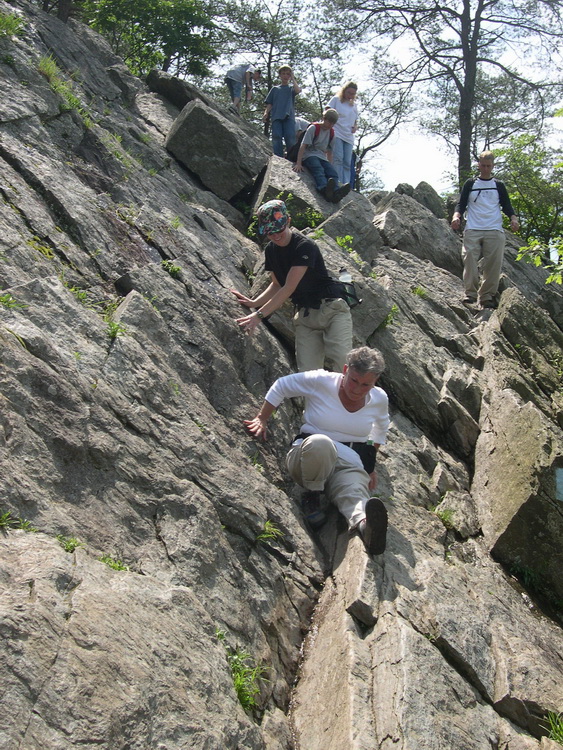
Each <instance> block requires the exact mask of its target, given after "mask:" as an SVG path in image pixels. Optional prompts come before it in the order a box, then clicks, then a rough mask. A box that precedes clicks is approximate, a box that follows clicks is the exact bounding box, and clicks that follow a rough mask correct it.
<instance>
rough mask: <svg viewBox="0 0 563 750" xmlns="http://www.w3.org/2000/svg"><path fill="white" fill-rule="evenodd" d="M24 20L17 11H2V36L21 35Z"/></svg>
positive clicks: (0, 32)
mask: <svg viewBox="0 0 563 750" xmlns="http://www.w3.org/2000/svg"><path fill="white" fill-rule="evenodd" d="M23 27H24V20H23V18H20V17H19V16H17V15H16V14H15V13H0V38H1V37H5V36H19V35H20V34H21V33H22V32H23Z"/></svg>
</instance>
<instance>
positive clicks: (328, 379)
mask: <svg viewBox="0 0 563 750" xmlns="http://www.w3.org/2000/svg"><path fill="white" fill-rule="evenodd" d="M342 377H343V376H342V375H341V374H340V373H336V372H328V371H327V370H309V371H307V372H297V373H293V374H292V375H286V376H284V377H282V378H279V379H278V380H276V382H275V383H274V384H273V385H272V387H271V388H270V390H269V391H268V393H267V394H266V401H267V402H268V403H270V404H272V405H273V406H275V407H276V408H277V407H278V406H279V405H280V404H281V403H282V402H283V401H284V399H286V398H292V397H297V396H302V397H303V398H304V399H305V409H304V412H303V419H304V422H303V424H302V425H301V432H305V433H310V434H320V435H327V436H328V437H329V438H331V439H332V440H336V441H338V442H342V443H349V442H358V443H364V442H366V441H367V440H373V442H374V443H378V444H383V443H385V439H386V435H387V429H388V427H389V400H388V398H387V394H386V393H385V391H384V390H383V389H381V388H378V387H377V386H374V387H373V388H372V389H371V390H370V391H368V393H367V395H366V403H365V406H363V407H362V408H361V409H359V410H358V411H355V412H349V411H348V410H347V409H345V408H344V406H343V404H342V402H341V401H340V399H339V397H338V389H339V387H340V383H341V380H342Z"/></svg>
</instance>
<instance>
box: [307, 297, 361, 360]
mask: <svg viewBox="0 0 563 750" xmlns="http://www.w3.org/2000/svg"><path fill="white" fill-rule="evenodd" d="M293 322H294V324H295V356H296V358H297V369H298V370H299V372H305V371H306V370H322V368H323V367H324V366H325V360H327V361H330V368H331V370H332V371H333V372H342V370H343V368H344V364H345V363H346V355H347V354H348V352H349V351H350V349H351V348H352V316H351V315H350V308H349V307H348V305H347V303H346V302H345V301H344V300H343V299H328V300H323V301H322V302H321V306H320V309H318V310H313V309H311V308H300V309H299V310H298V311H297V312H296V313H295V316H294V318H293Z"/></svg>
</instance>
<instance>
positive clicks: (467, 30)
mask: <svg viewBox="0 0 563 750" xmlns="http://www.w3.org/2000/svg"><path fill="white" fill-rule="evenodd" d="M329 2H332V3H335V4H336V6H337V7H338V8H339V9H346V10H348V11H352V12H353V13H354V17H355V21H350V20H348V27H349V28H350V29H351V32H352V33H354V34H356V35H357V34H359V33H362V34H371V33H374V32H375V34H376V35H377V38H376V39H375V40H374V41H373V44H374V47H375V57H376V59H377V60H378V61H379V67H380V75H381V74H383V75H384V76H385V77H386V78H387V80H388V85H389V86H390V87H393V88H396V89H398V90H401V91H403V92H409V93H415V92H416V93H417V95H418V97H419V100H421V101H423V102H424V103H425V104H427V105H430V107H432V108H434V111H436V109H437V108H438V107H440V108H443V112H444V114H443V116H440V115H439V114H437V115H435V116H434V117H433V118H431V119H430V121H429V124H430V125H431V128H432V130H433V131H438V130H439V131H441V132H443V133H445V134H446V137H447V138H448V139H449V140H450V141H451V142H453V143H455V146H456V150H457V152H458V165H457V167H458V168H457V171H458V178H459V180H460V183H461V182H462V181H463V180H464V179H465V177H467V176H468V175H469V174H470V173H471V162H472V156H473V157H474V156H475V155H476V153H477V152H478V151H480V150H482V148H483V147H484V146H483V145H481V144H480V145H479V146H477V143H478V142H479V141H480V140H481V139H483V138H485V139H488V140H489V144H488V145H492V142H493V139H494V142H495V143H499V142H502V141H503V140H506V138H507V136H508V135H510V133H512V132H514V128H515V127H519V126H518V125H517V122H518V119H519V118H520V119H521V118H522V115H523V114H524V113H525V106H526V105H525V104H524V106H522V107H520V100H522V101H524V93H523V92H524V91H527V92H528V97H529V101H531V102H533V105H532V106H533V115H532V116H533V117H534V118H535V125H536V128H537V129H538V130H539V129H541V125H542V121H543V118H544V117H545V116H546V115H547V114H551V112H550V111H549V108H548V107H549V104H550V101H551V98H550V92H554V91H560V88H558V84H554V83H552V82H549V81H544V80H539V81H538V80H533V79H532V78H530V77H527V76H524V75H523V74H521V73H520V72H518V71H517V70H516V68H514V67H511V66H509V65H507V64H506V63H505V62H503V57H502V56H503V53H504V52H505V51H506V50H507V49H508V48H510V49H511V50H519V51H520V53H521V55H522V56H523V59H529V57H530V55H531V52H533V55H534V57H536V58H537V57H538V55H541V54H542V53H545V54H547V55H549V53H553V54H554V55H557V52H558V48H559V46H560V45H561V41H562V39H563V15H562V11H563V7H562V5H561V3H559V2H556V0H488V1H487V2H484V0H453V1H452V2H441V1H440V0H436V1H435V2H432V3H426V2H425V0H398V2H397V1H396V0H329ZM392 43H395V44H399V43H400V44H401V45H403V46H404V45H405V44H408V45H409V48H410V56H409V59H408V61H407V62H405V63H404V64H401V65H396V64H387V60H388V59H389V54H390V52H389V46H390V44H392ZM508 81H510V89H509V91H508V94H509V99H510V103H509V104H508V106H504V105H503V106H501V104H500V101H499V105H498V107H496V105H494V103H493V102H494V99H495V98H498V99H500V98H502V97H503V96H506V94H505V92H507V88H506V87H507V82H508ZM426 95H431V97H433V98H430V99H426V98H425V97H426ZM487 108H488V109H490V110H492V109H494V110H495V113H494V116H493V114H491V116H490V117H485V116H484V115H485V112H486V110H487ZM513 111H514V112H517V117H516V118H514V121H513V120H512V113H513ZM503 120H504V124H503ZM452 125H455V127H452ZM473 149H474V150H475V152H474V153H473V154H472V150H473Z"/></svg>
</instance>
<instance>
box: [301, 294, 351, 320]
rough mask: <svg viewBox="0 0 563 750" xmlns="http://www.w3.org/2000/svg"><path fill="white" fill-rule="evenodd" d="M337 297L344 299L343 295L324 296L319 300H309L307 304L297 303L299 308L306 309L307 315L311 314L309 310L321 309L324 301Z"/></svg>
mask: <svg viewBox="0 0 563 750" xmlns="http://www.w3.org/2000/svg"><path fill="white" fill-rule="evenodd" d="M335 299H343V298H342V297H324V299H320V300H318V301H317V302H308V303H307V304H306V305H295V307H296V308H297V310H305V317H307V315H309V310H320V308H321V305H322V304H323V302H332V301H333V300H335Z"/></svg>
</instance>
